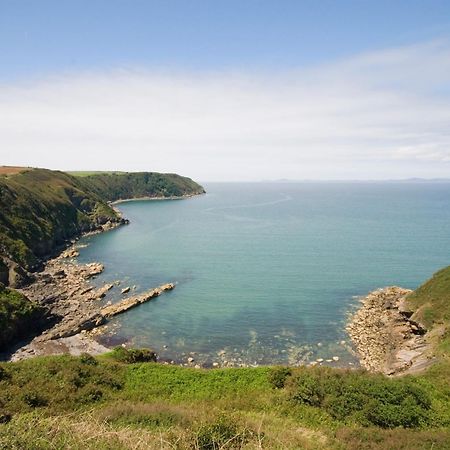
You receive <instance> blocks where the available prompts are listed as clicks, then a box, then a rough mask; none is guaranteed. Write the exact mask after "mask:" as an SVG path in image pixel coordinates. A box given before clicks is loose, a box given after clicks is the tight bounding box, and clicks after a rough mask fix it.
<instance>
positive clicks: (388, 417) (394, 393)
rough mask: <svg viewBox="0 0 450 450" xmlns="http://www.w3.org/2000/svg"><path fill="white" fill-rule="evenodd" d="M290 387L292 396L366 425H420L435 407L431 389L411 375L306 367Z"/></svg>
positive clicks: (338, 416)
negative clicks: (428, 390)
mask: <svg viewBox="0 0 450 450" xmlns="http://www.w3.org/2000/svg"><path fill="white" fill-rule="evenodd" d="M288 388H289V392H290V396H291V399H292V400H294V401H296V402H299V403H302V404H307V405H310V406H316V407H321V408H323V409H325V410H326V411H327V412H328V413H329V414H330V415H331V416H332V417H333V418H335V419H337V420H340V421H344V422H346V421H353V422H357V423H360V424H362V425H364V426H368V425H377V426H379V427H382V428H394V427H404V428H412V427H418V426H421V425H425V424H426V423H427V421H428V411H429V410H430V408H431V401H430V399H429V397H428V395H427V393H426V392H425V391H424V390H423V389H422V388H420V387H419V386H418V385H416V384H414V383H413V381H411V380H409V379H407V378H402V379H388V378H386V377H384V376H382V375H369V374H366V373H363V372H356V371H354V372H351V371H337V370H330V369H326V368H317V369H307V368H302V369H300V370H299V371H298V372H296V373H295V374H294V375H293V376H292V377H291V379H290V380H289V383H288Z"/></svg>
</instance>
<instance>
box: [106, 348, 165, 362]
mask: <svg viewBox="0 0 450 450" xmlns="http://www.w3.org/2000/svg"><path fill="white" fill-rule="evenodd" d="M112 357H113V358H114V359H115V360H116V361H119V362H123V363H126V364H134V363H142V362H156V359H157V355H156V353H155V352H154V351H152V350H150V349H148V348H140V349H138V348H131V349H127V348H124V347H116V348H115V349H114V350H113V352H112Z"/></svg>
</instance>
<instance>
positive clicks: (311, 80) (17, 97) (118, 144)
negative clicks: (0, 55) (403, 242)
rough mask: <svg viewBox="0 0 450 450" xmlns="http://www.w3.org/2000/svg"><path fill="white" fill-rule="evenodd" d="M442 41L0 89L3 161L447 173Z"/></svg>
mask: <svg viewBox="0 0 450 450" xmlns="http://www.w3.org/2000/svg"><path fill="white" fill-rule="evenodd" d="M449 73H450V44H449V42H448V41H445V40H443V41H435V42H431V43H425V44H421V45H415V46H409V47H403V48H396V49H388V50H384V51H380V52H374V53H370V54H364V55H359V56H355V57H353V58H349V59H347V60H344V61H338V62H334V63H330V64H327V65H321V66H317V67H310V68H307V69H303V70H298V71H290V72H284V73H270V74H269V73H255V72H253V73H243V72H228V73H185V74H181V73H178V74H173V73H161V72H159V73H158V72H151V71H145V70H134V71H130V70H117V71H114V72H109V73H83V74H71V75H64V76H59V77H54V78H52V79H47V80H40V81H34V82H30V83H29V84H23V83H22V84H16V85H11V84H9V85H3V86H0V157H1V162H2V163H4V164H24V165H38V166H47V167H53V168H62V169H124V170H159V171H173V172H180V173H183V174H187V175H190V176H193V177H195V178H197V179H200V180H213V179H223V180H224V179H230V180H232V179H235V180H239V179H240V180H243V179H263V178H297V179H298V178H392V177H408V176H448V175H450V172H449V169H450V77H449V75H448V74H449Z"/></svg>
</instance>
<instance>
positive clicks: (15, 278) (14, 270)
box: [8, 261, 34, 289]
mask: <svg viewBox="0 0 450 450" xmlns="http://www.w3.org/2000/svg"><path fill="white" fill-rule="evenodd" d="M33 279H34V278H33V276H32V275H31V274H29V273H28V272H27V271H26V270H25V269H23V268H22V267H21V266H19V264H17V263H15V262H12V261H11V263H10V265H9V272H8V285H9V286H10V287H11V288H13V289H20V288H23V287H25V286H26V285H28V284H30V283H31V282H32V281H33Z"/></svg>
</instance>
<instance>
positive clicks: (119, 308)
mask: <svg viewBox="0 0 450 450" xmlns="http://www.w3.org/2000/svg"><path fill="white" fill-rule="evenodd" d="M174 288H175V284H173V283H167V284H163V285H162V286H159V287H157V288H154V289H151V290H150V291H148V292H144V293H143V294H140V295H137V296H135V297H129V298H127V299H125V300H122V301H121V302H119V303H115V304H113V305H110V306H106V307H104V308H102V309H101V314H103V315H104V316H105V317H106V318H109V317H112V316H116V315H117V314H121V313H123V312H125V311H128V310H129V309H131V308H134V307H136V306H138V305H141V304H142V303H146V302H148V301H150V300H151V299H153V298H155V297H158V296H159V295H161V294H162V293H163V292H165V291H171V290H172V289H174Z"/></svg>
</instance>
